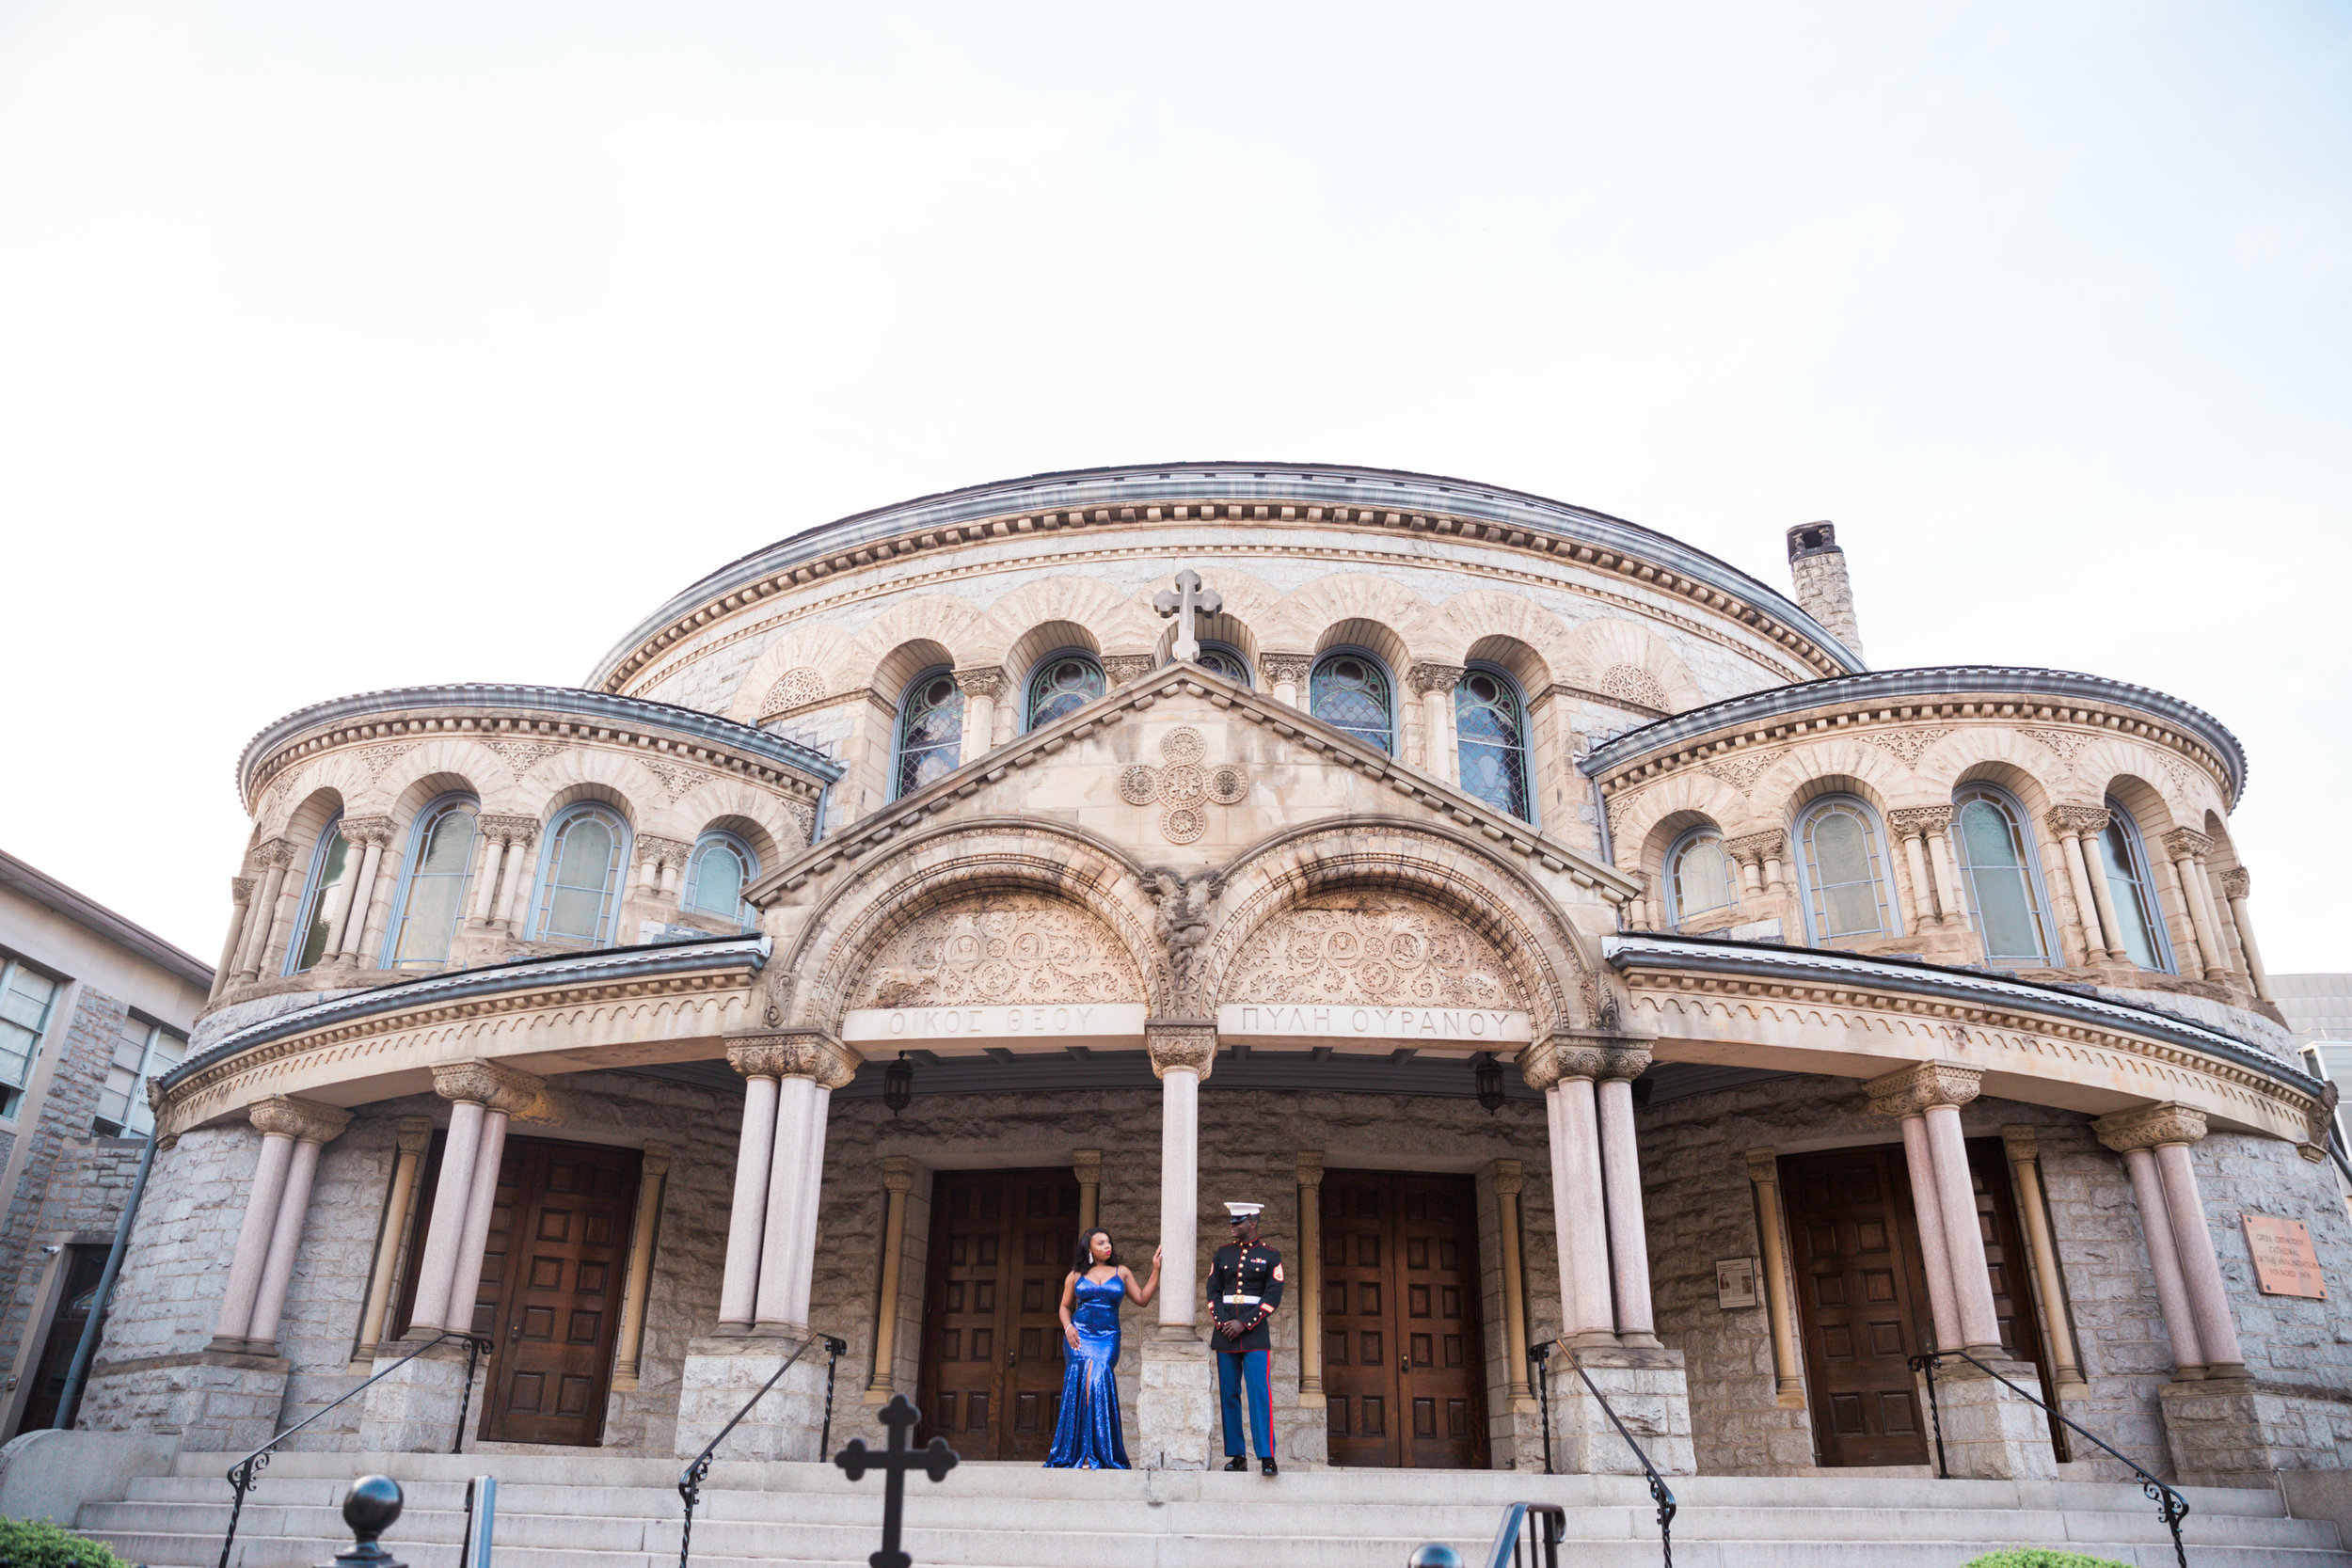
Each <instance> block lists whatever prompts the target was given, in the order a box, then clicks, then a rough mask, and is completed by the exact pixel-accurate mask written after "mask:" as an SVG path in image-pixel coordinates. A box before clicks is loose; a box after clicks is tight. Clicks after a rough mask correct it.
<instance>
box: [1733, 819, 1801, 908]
mask: <svg viewBox="0 0 2352 1568" xmlns="http://www.w3.org/2000/svg"><path fill="white" fill-rule="evenodd" d="M1724 853H1725V854H1727V855H1730V856H1732V857H1733V858H1734V859H1736V860H1738V861H1739V862H1740V866H1741V867H1742V869H1743V871H1744V870H1745V869H1746V868H1747V867H1749V866H1750V865H1751V864H1753V866H1754V869H1755V872H1756V891H1757V892H1758V893H1762V894H1765V895H1774V894H1777V893H1779V892H1780V891H1781V863H1782V861H1783V859H1784V858H1785V857H1786V855H1787V854H1788V834H1787V833H1785V832H1781V831H1780V830H1779V829H1778V828H1773V829H1770V830H1768V831H1767V832H1760V833H1747V834H1743V835H1742V836H1740V837H1739V838H1734V839H1727V840H1725V841H1724Z"/></svg>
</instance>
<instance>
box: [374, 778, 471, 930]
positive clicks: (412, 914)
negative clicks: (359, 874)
mask: <svg viewBox="0 0 2352 1568" xmlns="http://www.w3.org/2000/svg"><path fill="white" fill-rule="evenodd" d="M475 816H476V808H475V805H474V802H473V801H472V800H469V799H468V798H466V797H464V796H457V797H453V798H451V799H448V800H437V801H435V802H434V803H433V804H431V805H429V806H427V807H425V809H424V810H422V811H421V812H419V813H418V814H417V827H416V832H415V833H414V834H413V835H412V836H411V838H410V841H409V845H408V865H407V872H406V875H405V877H404V878H403V879H402V881H401V886H400V893H399V895H398V896H399V912H398V913H397V914H396V915H394V916H393V918H392V941H391V948H390V952H389V956H388V957H387V958H386V960H385V961H386V967H388V968H391V969H418V970H431V969H438V968H440V967H441V966H442V965H443V964H445V963H447V962H449V944H450V942H451V940H452V939H453V938H454V937H455V936H456V934H457V922H458V920H459V919H460V918H461V917H462V916H463V915H464V914H465V911H466V883H467V882H468V881H469V879H471V877H472V873H473V848H474V821H475Z"/></svg>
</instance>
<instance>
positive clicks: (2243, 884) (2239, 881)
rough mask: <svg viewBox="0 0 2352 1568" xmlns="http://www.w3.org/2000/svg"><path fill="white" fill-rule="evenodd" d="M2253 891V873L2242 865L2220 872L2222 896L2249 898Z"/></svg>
mask: <svg viewBox="0 0 2352 1568" xmlns="http://www.w3.org/2000/svg"><path fill="white" fill-rule="evenodd" d="M2253 893H2254V874H2253V873H2252V872H2250V871H2249V870H2247V869H2246V868H2245V867H2244V866H2242V865H2241V866H2239V867H2238V868H2237V869H2236V870H2235V871H2224V872H2223V873H2222V874H2221V896H2222V897H2224V898H2232V899H2235V898H2250V897H2252V896H2253Z"/></svg>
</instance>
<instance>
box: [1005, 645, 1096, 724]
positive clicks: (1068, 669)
mask: <svg viewBox="0 0 2352 1568" xmlns="http://www.w3.org/2000/svg"><path fill="white" fill-rule="evenodd" d="M1109 689H1110V688H1109V687H1108V685H1106V684H1105V683H1104V679H1103V666H1102V664H1101V663H1100V662H1099V661H1098V660H1097V659H1096V658H1095V657H1094V656H1093V655H1092V654H1085V653H1059V654H1056V655H1054V656H1053V657H1051V658H1048V659H1046V660H1045V661H1044V662H1042V663H1041V664H1040V665H1039V666H1038V667H1037V673H1035V674H1033V675H1031V676H1030V677H1029V703H1028V723H1027V725H1026V726H1025V727H1026V728H1028V729H1032V730H1034V729H1038V728H1041V726H1043V725H1046V724H1050V723H1052V722H1053V721H1055V720H1057V719H1059V718H1061V717H1063V716H1064V715H1066V714H1072V713H1075V712H1077V711H1078V710H1079V709H1080V708H1082V707H1084V706H1086V705H1087V704H1089V703H1090V702H1092V701H1094V699H1095V698H1097V697H1100V696H1101V695H1103V693H1104V692H1105V691H1107V690H1109Z"/></svg>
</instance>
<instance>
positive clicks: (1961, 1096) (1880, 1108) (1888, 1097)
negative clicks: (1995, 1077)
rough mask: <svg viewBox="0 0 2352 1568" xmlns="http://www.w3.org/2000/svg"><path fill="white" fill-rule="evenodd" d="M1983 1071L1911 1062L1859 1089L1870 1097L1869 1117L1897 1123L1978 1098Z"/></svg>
mask: <svg viewBox="0 0 2352 1568" xmlns="http://www.w3.org/2000/svg"><path fill="white" fill-rule="evenodd" d="M1983 1083H1984V1069H1982V1068H1979V1067H1970V1066H1969V1065H1968V1064H1966V1063H1965V1062H1942V1061H1938V1062H1914V1063H1913V1064H1912V1065H1911V1066H1909V1067H1906V1068H1898V1069H1895V1070H1894V1071H1893V1072H1889V1073H1884V1074H1883V1075H1881V1076H1879V1077H1877V1078H1873V1079H1871V1080H1870V1081H1869V1082H1868V1083H1867V1084H1865V1085H1862V1092H1863V1093H1865V1094H1867V1095H1868V1096H1869V1097H1870V1114H1871V1115H1872V1116H1879V1117H1894V1118H1895V1119H1896V1120H1898V1121H1899V1120H1901V1119H1902V1118H1903V1117H1915V1116H1918V1115H1920V1114H1922V1113H1923V1112H1926V1111H1930V1110H1932V1109H1934V1108H1935V1107H1936V1106H1939V1105H1950V1106H1954V1107H1958V1106H1962V1105H1965V1104H1967V1103H1968V1102H1969V1101H1972V1100H1974V1099H1976V1098H1977V1093H1978V1091H1979V1088H1980V1087H1981V1086H1982V1085H1983Z"/></svg>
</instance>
